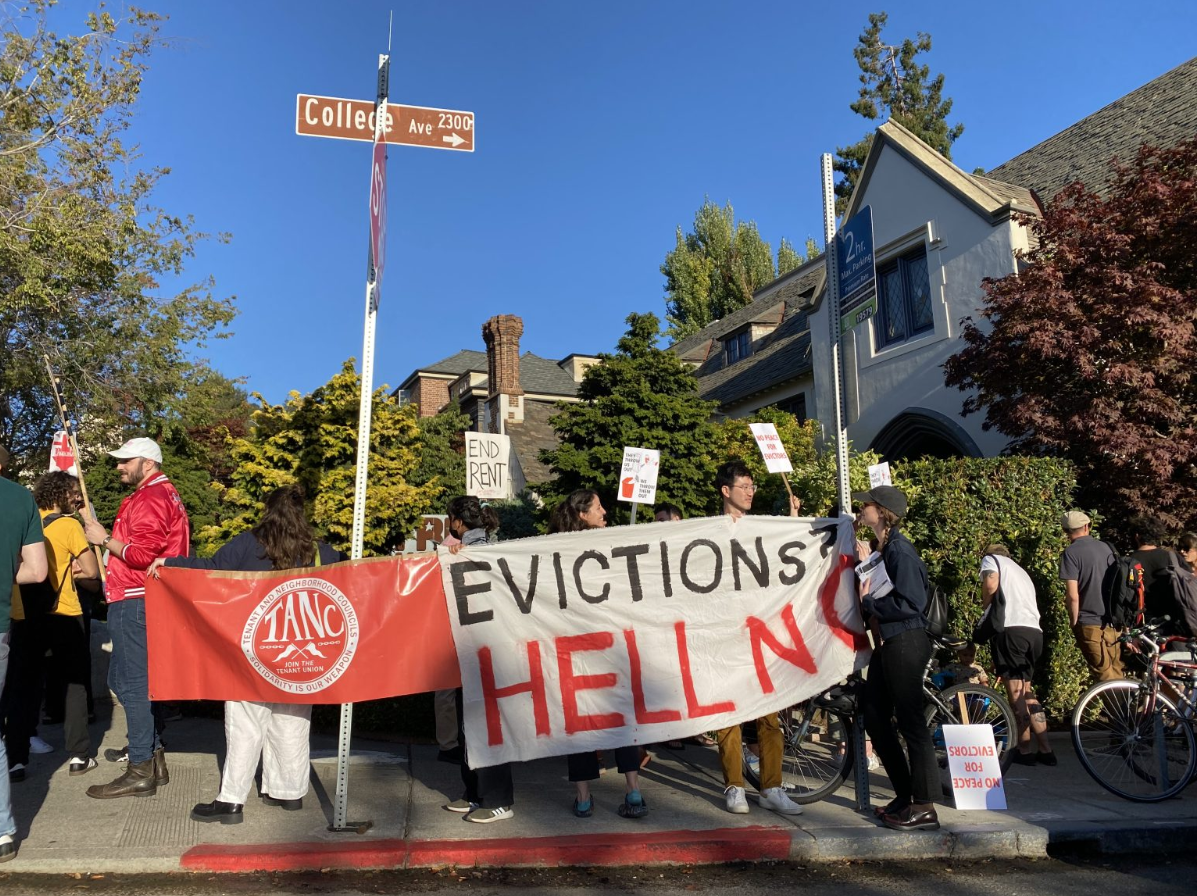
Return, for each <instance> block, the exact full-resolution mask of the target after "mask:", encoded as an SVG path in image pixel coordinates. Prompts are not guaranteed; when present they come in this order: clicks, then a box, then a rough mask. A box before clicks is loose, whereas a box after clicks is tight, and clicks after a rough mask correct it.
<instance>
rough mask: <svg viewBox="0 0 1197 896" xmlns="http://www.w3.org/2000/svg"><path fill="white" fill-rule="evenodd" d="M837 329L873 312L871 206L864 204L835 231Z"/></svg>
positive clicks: (844, 328)
mask: <svg viewBox="0 0 1197 896" xmlns="http://www.w3.org/2000/svg"><path fill="white" fill-rule="evenodd" d="M835 249H836V270H835V276H836V283H837V284H838V286H839V296H840V332H841V333H847V332H848V331H849V330H851V329H853V328H855V327H858V326H860V324H862V323H864V322H865V321H866V320H868V319H869V318H870V317H872V316H873V315H874V314H876V313H877V267H876V265H875V263H874V259H873V209H872V206H868V205H866V206H865V207H864V208H862V209H861V210H860V211H859V212H857V213H856V214H855V215H853V216H852V217H851V218H850V219H848V221H847V222H846V223H845V224H844V226H843V227H841V228H840V229H839V232H838V233H836V235H835Z"/></svg>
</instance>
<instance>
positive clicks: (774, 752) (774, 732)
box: [715, 460, 802, 815]
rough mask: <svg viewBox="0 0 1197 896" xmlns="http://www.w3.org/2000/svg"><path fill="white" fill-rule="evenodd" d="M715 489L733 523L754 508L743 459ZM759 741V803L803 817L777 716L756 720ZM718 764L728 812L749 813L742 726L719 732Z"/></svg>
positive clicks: (795, 503) (724, 472) (723, 470)
mask: <svg viewBox="0 0 1197 896" xmlns="http://www.w3.org/2000/svg"><path fill="white" fill-rule="evenodd" d="M715 488H716V489H717V490H718V492H719V495H720V497H721V498H722V499H723V513H724V515H725V516H730V517H731V518H732V519H733V520H738V519H740V517H742V516H745V515H746V514H747V513H748V512H749V511H750V510H751V509H752V499H753V497H754V496H755V495H756V484H755V483H754V482H753V481H752V473H751V472H749V470H748V465H747V464H745V463H744V461H742V460H730V461H728V462H727V463H725V464H724V465H723V466H721V467H720V468H719V469H718V470H717V471H716V473H715ZM801 508H802V502H801V501H799V500H798V499H797V498H791V500H790V516H798V511H799V510H800V509H801ZM756 731H757V742H758V744H759V747H760V782H761V788H760V804H761V806H763V807H764V808H766V809H772V810H773V811H774V812H777V813H779V814H781V815H801V814H802V807H801V806H799V805H798V804H797V803H795V802H794V801H793V800H791V799H790V798H789V797H788V796H787V795H786V792H785V790H784V789H782V786H781V757H782V740H781V725H780V723H779V721H778V718H777V713H775V712H771V713H769V714H768V715H767V716H764V717H762V718H759V719H757V720H756ZM717 738H718V742H719V764H720V765H721V766H722V767H723V787H724V791H723V794H724V799H725V800H726V802H727V811H728V812H733V813H735V814H737V815H744V814H747V812H748V798H747V797H746V796H745V790H744V753H743V739H742V737H741V734H740V726H739V725H732V726H731V727H730V728H724V729H722V730H721V731H719V732H718V735H717Z"/></svg>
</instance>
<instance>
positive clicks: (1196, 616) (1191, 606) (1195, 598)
mask: <svg viewBox="0 0 1197 896" xmlns="http://www.w3.org/2000/svg"><path fill="white" fill-rule="evenodd" d="M1157 575H1159V576H1167V577H1168V578H1169V579H1170V580H1171V583H1172V597H1173V598H1174V599H1175V600H1176V605H1177V608H1178V609H1179V610H1180V619H1178V620H1177V622H1178V623H1179V624H1180V625H1181V626H1182V627H1183V628H1185V629H1186V630H1187V631H1188V635H1189V637H1190V638H1193V637H1197V575H1194V574H1193V573H1192V572H1190V571H1189V570H1187V569H1185V568H1184V567H1183V566H1182V565H1181V563H1180V558H1179V557H1177V556H1176V552H1175V551H1169V552H1168V568H1167V569H1161V570H1160V571H1159V572H1158V573H1157Z"/></svg>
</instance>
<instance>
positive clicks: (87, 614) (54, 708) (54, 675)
mask: <svg viewBox="0 0 1197 896" xmlns="http://www.w3.org/2000/svg"><path fill="white" fill-rule="evenodd" d="M91 604H92V600H91V599H90V598H88V597H87V596H86V594H80V595H79V606H80V607H82V609H83V617H82V618H83V634H84V635H85V637H86V641H85V643H86V645H87V650H86V653H87V668H89V669H90V668H91ZM67 685H68V682H67V676H66V675H65V674H64V673H63V672H62V669H61V668H60V667H59V666H58V664H57V663H50V666H49V668H48V669H46V697H45V710H46V718H47V719H53V720H54V721H61V720H62V719H63V718H64V717H65V714H66V694H67ZM95 711H96V706H95V698H94V697H93V695H92V691H91V676H90V675H88V676H87V715H88V718H90V717H91V716H93V715H95Z"/></svg>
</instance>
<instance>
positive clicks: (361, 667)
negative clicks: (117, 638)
mask: <svg viewBox="0 0 1197 896" xmlns="http://www.w3.org/2000/svg"><path fill="white" fill-rule="evenodd" d="M146 627H147V629H148V632H147V636H148V639H149V662H150V698H151V699H153V700H263V701H268V702H275V703H356V702H359V701H362V700H376V699H379V698H382V697H392V696H395V695H398V694H418V693H422V692H424V691H433V690H440V689H444V688H455V687H457V686H458V684H459V683H460V680H461V679H460V676H459V674H458V671H457V657H456V655H455V653H454V650H453V641H452V637H451V635H450V631H449V619H448V617H447V615H446V612H445V596H444V592H443V591H442V589H441V576H440V567H439V564H438V562H437V558H436V557H435V556H431V555H425V556H421V557H414V558H410V559H408V558H400V557H385V558H379V559H374V560H358V561H355V562H350V563H334V564H332V565H330V566H320V567H313V568H308V569H296V570H289V571H288V572H286V573H277V572H258V573H254V572H208V571H200V570H192V569H180V568H175V569H171V568H167V567H164V568H163V569H162V570H161V578H160V579H150V580H149V582H148V583H147V588H146Z"/></svg>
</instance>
